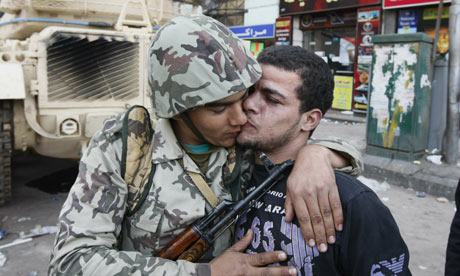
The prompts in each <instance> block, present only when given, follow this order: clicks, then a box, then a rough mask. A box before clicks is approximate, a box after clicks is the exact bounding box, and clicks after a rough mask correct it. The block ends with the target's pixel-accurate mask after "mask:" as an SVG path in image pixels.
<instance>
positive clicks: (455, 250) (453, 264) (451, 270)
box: [445, 181, 460, 276]
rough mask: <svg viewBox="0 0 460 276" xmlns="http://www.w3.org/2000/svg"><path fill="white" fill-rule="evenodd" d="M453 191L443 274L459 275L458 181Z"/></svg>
mask: <svg viewBox="0 0 460 276" xmlns="http://www.w3.org/2000/svg"><path fill="white" fill-rule="evenodd" d="M458 183H459V184H458V185H457V191H456V192H455V204H456V206H457V211H456V212H455V215H454V219H453V221H452V225H451V227H450V235H449V241H448V243H447V252H446V269H445V276H458V275H460V210H459V209H460V181H459V182H458Z"/></svg>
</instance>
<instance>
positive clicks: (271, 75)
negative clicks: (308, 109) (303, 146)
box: [237, 64, 301, 152]
mask: <svg viewBox="0 0 460 276" xmlns="http://www.w3.org/2000/svg"><path fill="white" fill-rule="evenodd" d="M261 66H262V78H261V79H260V80H259V81H258V82H257V83H256V85H255V91H254V92H253V93H252V94H251V95H249V97H248V98H247V99H246V100H245V101H244V103H243V107H244V110H245V112H246V115H247V117H248V122H247V123H246V124H245V125H244V126H243V128H242V129H241V133H240V134H239V136H238V137H237V142H238V143H239V144H241V145H243V146H247V147H250V148H253V149H255V150H259V151H265V152H270V151H273V150H275V149H279V148H280V147H281V146H282V145H284V144H287V143H288V142H289V141H292V139H295V137H297V136H298V134H299V133H300V120H301V114H300V111H299V109H300V100H299V99H298V98H297V92H296V89H297V88H298V87H299V86H300V85H301V79H300V77H299V75H298V74H297V73H295V72H290V71H285V70H282V69H280V68H277V67H275V66H272V65H263V64H261Z"/></svg>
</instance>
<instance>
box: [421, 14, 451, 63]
mask: <svg viewBox="0 0 460 276" xmlns="http://www.w3.org/2000/svg"><path fill="white" fill-rule="evenodd" d="M437 16H438V8H424V9H423V15H422V23H421V31H422V32H424V33H426V34H427V35H429V36H430V37H431V38H433V39H434V38H435V35H436V27H435V26H436V18H437ZM448 26H449V6H444V7H443V11H442V15H441V26H440V28H439V37H438V45H437V46H438V47H437V49H436V52H437V53H438V54H446V53H447V52H448V51H449V28H448Z"/></svg>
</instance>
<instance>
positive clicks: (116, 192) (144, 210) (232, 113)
mask: <svg viewBox="0 0 460 276" xmlns="http://www.w3.org/2000/svg"><path fill="white" fill-rule="evenodd" d="M148 68H149V89H150V93H151V98H152V103H153V107H154V110H155V112H156V114H157V116H158V117H159V118H160V119H159V120H158V123H157V126H156V128H155V133H154V134H153V136H151V135H150V132H149V131H148V124H147V123H146V122H149V121H150V119H149V118H148V117H147V116H144V117H140V118H138V119H131V117H130V115H127V114H120V115H119V116H118V117H116V118H113V119H111V120H108V121H106V122H105V124H104V128H103V130H102V131H101V132H100V133H98V134H97V135H96V136H95V137H94V138H93V139H92V141H91V143H90V145H89V147H88V150H87V151H86V153H85V154H84V156H83V157H82V160H81V162H80V172H79V176H78V178H77V180H76V182H75V184H74V186H73V187H72V189H71V191H70V192H69V195H68V198H67V200H66V202H65V203H64V206H63V208H62V211H61V214H60V218H59V232H58V234H57V237H56V242H55V247H54V250H53V252H52V256H51V261H50V269H49V274H50V275H130V274H133V275H242V274H245V275H292V273H294V274H295V269H294V268H293V267H292V266H291V267H288V266H285V267H277V268H267V267H263V266H265V265H266V264H270V263H273V262H277V261H279V260H280V259H284V258H285V254H284V253H283V252H281V251H278V252H268V253H262V254H260V255H258V256H248V255H247V254H244V253H241V252H240V251H242V250H243V249H244V248H245V247H246V243H247V240H246V241H242V242H241V243H239V244H237V245H236V246H234V247H232V248H230V249H228V250H226V251H224V250H225V249H226V248H228V247H229V245H230V244H231V240H232V238H231V233H230V231H226V232H225V233H224V234H223V235H221V236H220V237H219V238H218V239H217V240H216V242H215V243H214V244H213V247H214V248H213V250H211V252H210V256H207V257H208V259H211V258H212V257H216V256H218V257H216V258H215V259H213V261H212V263H209V264H208V263H205V262H204V261H203V262H202V263H196V264H195V263H191V262H187V261H171V260H166V259H163V258H158V257H155V256H156V255H157V253H158V252H159V251H160V250H161V249H162V248H163V247H164V246H165V245H166V244H167V243H168V242H169V241H171V240H172V239H173V238H174V237H176V236H177V235H179V234H180V233H181V232H182V231H184V229H185V228H186V227H188V226H189V225H191V224H192V223H193V222H195V221H196V220H198V219H199V218H201V217H203V216H204V215H205V214H206V212H208V211H209V210H210V209H211V207H212V206H213V205H215V203H216V201H221V200H224V199H228V200H230V199H236V198H237V195H238V194H239V191H238V189H239V187H240V184H241V185H244V184H245V183H246V182H247V179H248V176H249V175H250V168H251V163H249V162H248V160H245V159H244V158H243V155H242V153H241V150H240V149H239V148H235V147H234V143H235V138H236V136H237V135H238V133H239V131H240V129H241V126H242V125H244V124H245V123H246V121H247V118H246V115H245V114H244V112H243V110H242V102H243V100H244V99H245V98H246V95H247V92H246V90H247V89H248V88H249V87H251V86H252V85H253V84H254V83H255V82H256V81H257V80H258V79H259V77H260V75H261V70H260V66H259V64H258V63H257V61H256V60H255V59H254V58H253V57H252V56H251V54H250V53H249V52H248V51H247V50H246V49H245V48H244V46H243V44H242V42H241V41H240V40H239V39H238V38H237V37H236V36H235V35H234V34H233V33H232V32H231V31H230V30H229V29H228V28H226V27H225V26H223V25H222V24H221V23H219V22H217V21H215V20H213V19H211V18H208V17H205V16H192V17H178V18H175V19H173V20H171V21H169V22H168V23H167V24H166V25H164V26H163V27H162V28H161V29H160V30H159V31H158V33H157V34H156V36H155V37H154V39H153V40H152V43H151V45H150V48H149V60H148ZM129 114H131V113H129ZM125 119H126V122H128V123H127V125H128V126H129V127H128V128H127V129H126V128H123V125H124V124H123V122H124V121H125ZM125 136H127V137H129V138H130V139H133V141H134V142H135V143H137V144H139V145H140V147H139V149H140V150H139V151H141V155H139V154H138V153H137V152H136V151H132V152H131V151H130V150H129V149H127V146H125V144H124V138H123V137H125ZM149 137H152V138H151V141H150V139H149ZM246 156H247V155H246ZM338 159H339V160H338V163H340V161H342V160H341V159H340V158H338ZM139 160H141V161H139ZM144 161H146V162H144ZM332 161H333V163H335V162H337V160H336V159H335V158H334V159H333V160H332ZM151 163H153V165H152V166H148V164H151ZM133 164H134V165H133ZM145 164H147V165H145ZM325 164H326V165H327V167H326V165H324V163H323V165H322V167H321V168H318V170H319V169H322V170H323V171H324V170H326V171H327V170H331V169H330V165H329V164H328V163H325ZM144 165H145V166H144ZM145 168H147V169H145ZM144 169H145V170H144ZM126 176H129V180H127V178H126ZM130 183H137V184H139V185H138V186H133V185H130ZM200 183H201V184H203V183H204V186H200V185H201V184H200ZM142 189H144V191H146V192H145V193H138V192H137V191H138V190H142ZM206 189H207V190H206ZM139 202H140V203H139ZM131 203H132V204H131ZM136 204H137V205H136ZM294 204H295V203H294ZM131 206H135V208H132V209H131V208H130V207H131ZM222 252H223V253H222ZM221 253H222V254H221ZM235 263H236V264H238V265H237V266H234V264H235ZM230 265H231V266H232V267H231V268H230V267H229V266H230ZM293 269H294V270H293Z"/></svg>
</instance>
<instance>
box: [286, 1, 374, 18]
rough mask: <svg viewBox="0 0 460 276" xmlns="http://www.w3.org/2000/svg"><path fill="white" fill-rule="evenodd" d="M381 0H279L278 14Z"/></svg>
mask: <svg viewBox="0 0 460 276" xmlns="http://www.w3.org/2000/svg"><path fill="white" fill-rule="evenodd" d="M380 3H381V0H308V1H301V0H280V16H283V15H293V14H300V13H307V12H319V11H330V10H337V9H344V8H356V7H363V6H371V5H380Z"/></svg>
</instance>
